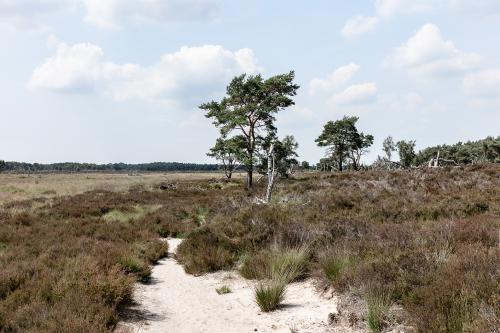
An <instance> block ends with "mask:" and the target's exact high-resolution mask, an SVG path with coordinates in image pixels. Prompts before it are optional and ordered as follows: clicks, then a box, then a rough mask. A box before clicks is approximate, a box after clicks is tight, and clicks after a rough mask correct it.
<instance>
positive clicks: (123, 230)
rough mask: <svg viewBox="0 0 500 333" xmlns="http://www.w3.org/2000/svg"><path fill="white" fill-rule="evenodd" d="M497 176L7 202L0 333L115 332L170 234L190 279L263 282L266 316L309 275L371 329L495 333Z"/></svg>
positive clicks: (408, 175)
mask: <svg viewBox="0 0 500 333" xmlns="http://www.w3.org/2000/svg"><path fill="white" fill-rule="evenodd" d="M499 175H500V169H499V167H498V165H476V166H468V167H450V168H436V169H426V170H392V171H387V170H371V171H370V170H369V171H362V172H333V173H330V172H311V173H306V174H302V175H300V174H299V175H296V176H295V177H294V178H291V179H287V180H281V181H280V182H278V183H277V185H276V189H275V195H274V196H273V200H272V201H271V202H270V203H269V204H261V203H259V202H258V201H256V200H255V197H256V196H258V195H262V193H264V192H265V188H264V186H265V184H262V183H259V182H257V183H255V184H254V189H253V190H252V191H246V190H244V189H243V181H242V180H232V181H222V180H221V179H220V178H219V179H215V180H210V179H203V180H189V179H185V180H182V181H181V180H179V181H176V182H175V183H169V184H165V183H164V182H163V183H157V184H156V185H155V184H151V185H148V186H147V187H144V186H137V185H136V186H133V187H131V188H130V190H128V191H123V190H120V191H118V192H113V191H106V190H102V189H99V190H92V191H88V192H84V193H79V194H76V195H67V196H62V197H59V196H57V195H56V196H42V197H41V198H33V199H29V200H24V201H9V202H6V203H4V204H3V205H2V209H1V211H0V265H1V267H2V269H1V270H0V331H6V332H21V331H22V332H25V331H28V332H29V331H31V332H49V331H55V330H62V331H72V332H89V331H92V332H105V331H111V330H113V328H114V326H115V324H116V322H117V320H118V319H119V310H120V308H121V307H123V306H126V304H127V302H130V300H131V292H132V287H133V284H134V283H136V282H137V281H147V279H148V276H149V274H150V269H151V265H152V264H153V263H154V262H156V261H157V260H159V259H160V258H161V257H162V256H164V255H165V254H166V250H167V249H166V247H165V243H164V242H161V241H160V238H162V237H170V236H174V237H176V236H181V237H184V238H185V240H184V242H182V243H181V245H179V248H178V250H177V254H176V258H177V259H178V261H179V262H180V263H181V264H183V265H184V268H185V270H186V271H187V272H188V273H191V274H196V275H198V274H204V273H206V272H212V271H217V270H221V269H238V270H239V272H240V273H241V275H242V276H244V277H246V278H249V279H256V280H260V281H258V282H257V283H256V285H257V288H256V290H255V292H256V294H255V296H256V302H257V303H258V304H259V305H260V306H261V308H262V310H264V311H271V310H273V309H276V307H278V306H279V304H280V303H286V285H287V284H288V283H290V282H293V281H300V280H301V279H304V278H307V277H313V278H315V279H316V281H317V283H318V286H319V287H333V288H334V290H335V291H336V292H337V293H339V294H340V295H353V297H357V298H359V299H360V300H361V302H362V304H364V305H363V307H364V312H363V313H361V314H359V315H358V314H356V315H357V316H358V318H354V317H355V315H354V314H352V313H349V312H348V310H347V312H346V313H345V315H346V316H349V321H351V319H352V322H353V323H358V324H359V325H361V326H362V328H365V329H371V330H373V331H383V330H385V329H387V328H389V327H390V326H391V325H394V324H395V322H396V321H400V322H402V323H404V324H405V325H410V326H412V327H414V328H415V330H417V331H420V332H488V331H494V329H496V328H497V327H498V322H499V321H498V320H499V318H500V313H499V311H500V310H499V309H500V306H499V304H500V293H499V290H500V285H499V283H500V282H499V281H500V279H499V277H500V272H499V267H500V248H499V244H498V241H499V240H498V230H499V229H500V176H499ZM273 272H274V273H273ZM285 273H286V274H285ZM278 276H281V277H283V276H286V278H283V279H281V281H280V282H281V284H279V283H277V281H279V280H280V279H279V278H278ZM396 306H397V307H399V308H402V309H403V310H404V316H402V317H400V316H399V317H397V318H395V316H394V314H393V308H394V307H396Z"/></svg>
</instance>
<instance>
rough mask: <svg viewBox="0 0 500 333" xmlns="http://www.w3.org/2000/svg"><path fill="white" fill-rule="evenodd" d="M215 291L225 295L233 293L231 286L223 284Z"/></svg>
mask: <svg viewBox="0 0 500 333" xmlns="http://www.w3.org/2000/svg"><path fill="white" fill-rule="evenodd" d="M215 291H216V292H217V294H219V295H225V294H229V293H231V288H229V287H228V286H222V287H220V288H217V289H215Z"/></svg>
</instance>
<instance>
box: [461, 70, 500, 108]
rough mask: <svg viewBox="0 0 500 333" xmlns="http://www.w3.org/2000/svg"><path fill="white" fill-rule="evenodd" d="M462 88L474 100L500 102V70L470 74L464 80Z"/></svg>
mask: <svg viewBox="0 0 500 333" xmlns="http://www.w3.org/2000/svg"><path fill="white" fill-rule="evenodd" d="M463 86H464V89H465V91H466V92H467V93H468V94H469V95H471V96H472V97H474V98H475V99H476V100H482V101H488V100H489V101H491V100H497V101H500V68H496V69H488V70H482V71H478V72H475V73H471V74H469V75H467V76H466V77H465V78H464V81H463Z"/></svg>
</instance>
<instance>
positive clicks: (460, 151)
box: [415, 136, 500, 165]
mask: <svg viewBox="0 0 500 333" xmlns="http://www.w3.org/2000/svg"><path fill="white" fill-rule="evenodd" d="M438 151H439V156H440V158H443V159H447V160H451V161H454V162H456V163H457V164H471V163H478V162H493V163H500V136H498V137H496V138H494V137H491V136H490V137H487V138H486V139H483V140H478V141H467V142H465V143H463V142H459V143H456V144H454V145H440V146H434V147H428V148H425V149H423V150H421V151H420V152H419V153H418V154H417V156H416V163H415V164H417V165H419V164H422V163H426V162H427V161H429V160H430V159H431V158H435V157H436V156H437V153H438Z"/></svg>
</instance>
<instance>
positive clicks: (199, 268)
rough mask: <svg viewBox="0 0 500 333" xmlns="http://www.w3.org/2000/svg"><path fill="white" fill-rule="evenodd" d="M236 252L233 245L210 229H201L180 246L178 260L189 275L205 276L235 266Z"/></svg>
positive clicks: (177, 253) (190, 235) (177, 254)
mask: <svg viewBox="0 0 500 333" xmlns="http://www.w3.org/2000/svg"><path fill="white" fill-rule="evenodd" d="M235 257H236V252H235V250H234V247H233V246H232V244H230V243H229V242H228V241H226V240H224V239H222V238H220V237H218V236H217V235H215V234H214V233H213V232H212V231H210V230H209V229H199V230H196V231H194V232H192V233H191V234H189V236H188V237H187V238H186V239H185V240H184V241H183V242H182V243H181V244H180V245H179V247H178V248H177V252H176V258H177V259H178V260H179V262H180V263H182V264H183V265H184V270H185V271H186V272H187V273H189V274H203V273H208V272H214V271H218V270H221V269H229V268H231V267H232V266H233V264H234V261H235Z"/></svg>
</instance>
